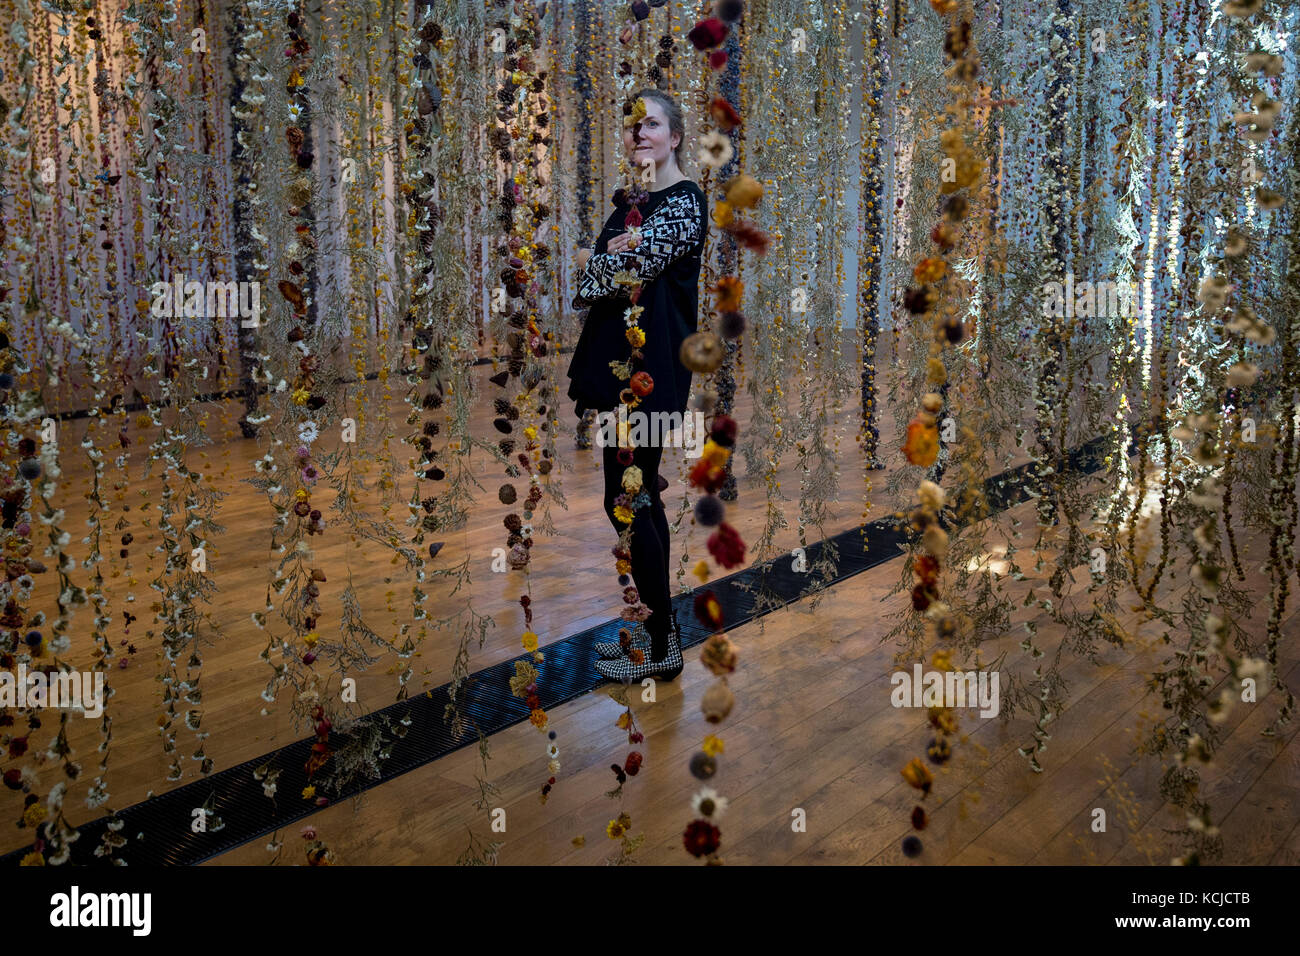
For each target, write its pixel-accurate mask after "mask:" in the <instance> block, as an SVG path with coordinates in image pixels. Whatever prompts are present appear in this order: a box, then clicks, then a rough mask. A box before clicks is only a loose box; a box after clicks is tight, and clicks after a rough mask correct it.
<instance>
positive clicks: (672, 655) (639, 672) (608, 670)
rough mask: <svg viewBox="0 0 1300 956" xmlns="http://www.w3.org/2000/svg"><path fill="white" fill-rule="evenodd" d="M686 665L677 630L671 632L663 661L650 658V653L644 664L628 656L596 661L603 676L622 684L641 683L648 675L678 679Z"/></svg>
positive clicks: (660, 678)
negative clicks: (637, 662) (633, 661)
mask: <svg viewBox="0 0 1300 956" xmlns="http://www.w3.org/2000/svg"><path fill="white" fill-rule="evenodd" d="M685 666H686V662H685V661H684V660H683V659H682V646H681V642H680V641H679V640H678V639H677V634H676V632H669V634H668V656H667V657H665V658H664V659H663V660H661V661H652V660H650V655H649V654H647V655H646V662H645V663H644V664H633V663H632V662H631V661H630V660H629V659H628V658H626V657H620V658H618V659H617V660H612V661H596V670H598V671H600V673H601V676H603V677H607V678H609V679H610V680H612V681H618V682H619V683H620V684H631V683H640V682H641V681H643V680H645V679H646V678H647V677H653V678H655V679H656V680H662V681H670V680H676V679H677V677H678V675H680V674H681V672H682V668H684V667H685Z"/></svg>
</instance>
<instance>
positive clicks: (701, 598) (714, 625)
mask: <svg viewBox="0 0 1300 956" xmlns="http://www.w3.org/2000/svg"><path fill="white" fill-rule="evenodd" d="M695 617H696V618H697V619H698V620H699V622H700V623H701V624H703V625H704V626H705V627H707V628H708V629H709V630H711V631H716V630H719V629H721V627H722V605H721V604H719V603H718V596H717V595H716V594H714V593H713V591H711V590H709V591H705V592H703V593H702V594H697V595H695Z"/></svg>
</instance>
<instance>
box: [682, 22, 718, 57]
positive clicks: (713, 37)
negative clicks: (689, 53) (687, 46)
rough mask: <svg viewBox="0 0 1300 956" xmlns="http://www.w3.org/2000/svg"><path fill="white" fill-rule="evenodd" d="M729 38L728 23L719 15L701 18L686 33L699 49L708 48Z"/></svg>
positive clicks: (687, 37)
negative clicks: (720, 18) (705, 18)
mask: <svg viewBox="0 0 1300 956" xmlns="http://www.w3.org/2000/svg"><path fill="white" fill-rule="evenodd" d="M726 38H727V25H726V24H725V23H723V22H722V21H721V20H719V19H718V18H717V17H709V18H708V19H707V20H701V21H699V22H698V23H697V24H695V26H694V27H693V28H692V29H691V32H690V33H688V34H686V39H688V40H690V41H691V43H692V44H693V45H694V47H695V49H697V50H708V49H712V48H713V47H715V46H717V45H718V44H719V43H721V42H722V41H723V40H725V39H726Z"/></svg>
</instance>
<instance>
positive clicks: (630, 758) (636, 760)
mask: <svg viewBox="0 0 1300 956" xmlns="http://www.w3.org/2000/svg"><path fill="white" fill-rule="evenodd" d="M642 759H643V758H642V757H641V752H640V751H639V750H633V751H632V752H631V753H630V754H628V755H627V762H626V763H625V764H623V769H624V770H625V771H626V772H627V775H628V776H629V777H635V776H636V775H637V771H638V770H640V769H641V760H642Z"/></svg>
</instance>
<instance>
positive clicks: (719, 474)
mask: <svg viewBox="0 0 1300 956" xmlns="http://www.w3.org/2000/svg"><path fill="white" fill-rule="evenodd" d="M689 478H690V482H691V487H693V488H703V489H704V490H705V491H707V492H709V493H710V494H712V493H713V492H715V491H717V490H718V489H719V488H721V487H722V486H723V484H725V483H726V481H727V469H726V468H725V467H723V466H722V465H715V464H713V462H711V461H709V459H707V458H703V457H701V458H700V460H699V461H697V462H696V463H695V465H694V467H692V468H691V473H690V475H689Z"/></svg>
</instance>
